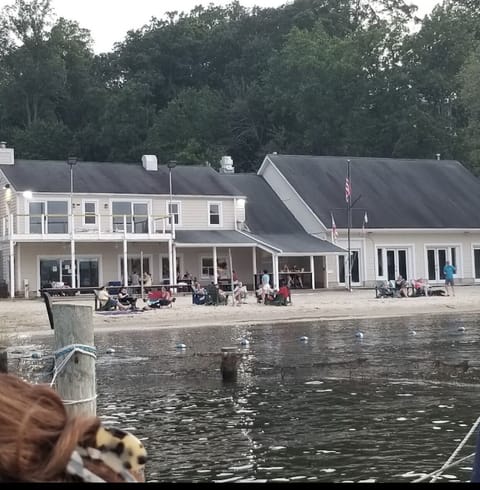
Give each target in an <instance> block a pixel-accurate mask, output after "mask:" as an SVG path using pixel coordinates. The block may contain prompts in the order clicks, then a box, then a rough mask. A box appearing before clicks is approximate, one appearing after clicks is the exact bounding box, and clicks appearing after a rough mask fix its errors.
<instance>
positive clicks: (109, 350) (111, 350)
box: [105, 347, 115, 354]
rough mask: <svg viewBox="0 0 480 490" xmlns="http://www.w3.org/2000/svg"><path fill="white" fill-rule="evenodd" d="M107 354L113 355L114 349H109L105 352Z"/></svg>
mask: <svg viewBox="0 0 480 490" xmlns="http://www.w3.org/2000/svg"><path fill="white" fill-rule="evenodd" d="M105 352H106V353H107V354H114V353H115V349H112V348H111V347H110V348H109V349H107V350H106V351H105Z"/></svg>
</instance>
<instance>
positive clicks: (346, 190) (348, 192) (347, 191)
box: [345, 177, 352, 202]
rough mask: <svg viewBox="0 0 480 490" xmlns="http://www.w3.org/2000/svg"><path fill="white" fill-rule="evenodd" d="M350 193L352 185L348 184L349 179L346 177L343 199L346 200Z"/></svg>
mask: <svg viewBox="0 0 480 490" xmlns="http://www.w3.org/2000/svg"><path fill="white" fill-rule="evenodd" d="M351 195H352V187H351V186H350V179H349V178H348V177H347V178H346V179H345V201H347V202H348V201H349V199H350V196H351Z"/></svg>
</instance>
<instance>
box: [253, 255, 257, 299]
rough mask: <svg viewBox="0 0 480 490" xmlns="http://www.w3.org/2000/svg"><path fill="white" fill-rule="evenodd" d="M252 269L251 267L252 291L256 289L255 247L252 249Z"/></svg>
mask: <svg viewBox="0 0 480 490" xmlns="http://www.w3.org/2000/svg"><path fill="white" fill-rule="evenodd" d="M252 267H253V290H254V291H255V290H256V289H257V276H256V275H255V274H256V273H257V247H255V246H253V247H252Z"/></svg>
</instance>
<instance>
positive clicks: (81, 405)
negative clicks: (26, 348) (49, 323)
mask: <svg viewBox="0 0 480 490" xmlns="http://www.w3.org/2000/svg"><path fill="white" fill-rule="evenodd" d="M52 316H53V323H54V325H55V328H54V332H55V367H56V369H59V367H61V365H62V362H64V361H66V363H65V365H64V366H63V367H62V368H61V369H60V370H59V371H58V372H57V371H56V378H55V388H56V390H57V392H58V394H59V395H60V397H61V398H62V400H63V401H64V403H65V408H66V409H67V411H68V413H69V414H70V415H96V410H97V404H96V377H95V356H94V355H89V354H88V352H94V348H95V344H94V334H93V310H92V307H91V306H84V305H76V304H68V303H53V305H52ZM82 349H83V350H84V352H82ZM85 352H87V353H85ZM72 353H73V354H72ZM70 355H71V357H70V358H69V356H70ZM67 359H68V360H67Z"/></svg>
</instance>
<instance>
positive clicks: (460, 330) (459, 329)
mask: <svg viewBox="0 0 480 490" xmlns="http://www.w3.org/2000/svg"><path fill="white" fill-rule="evenodd" d="M457 330H458V331H459V332H465V327H458V328H457Z"/></svg>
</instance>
